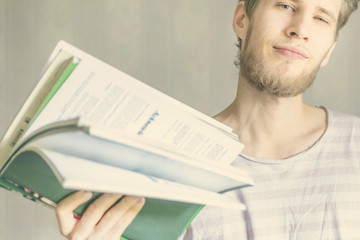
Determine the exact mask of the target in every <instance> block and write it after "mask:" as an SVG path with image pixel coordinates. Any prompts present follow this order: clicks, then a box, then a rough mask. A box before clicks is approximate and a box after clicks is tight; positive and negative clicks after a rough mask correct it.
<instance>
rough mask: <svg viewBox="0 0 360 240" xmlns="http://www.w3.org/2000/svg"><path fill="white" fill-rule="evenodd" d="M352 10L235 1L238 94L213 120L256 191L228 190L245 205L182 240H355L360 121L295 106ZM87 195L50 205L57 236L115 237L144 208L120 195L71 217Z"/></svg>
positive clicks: (209, 211) (319, 1) (331, 2)
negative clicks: (223, 128)
mask: <svg viewBox="0 0 360 240" xmlns="http://www.w3.org/2000/svg"><path fill="white" fill-rule="evenodd" d="M357 5H358V0H285V1H277V0H245V1H240V2H239V4H238V6H237V9H236V12H235V17H234V30H235V33H236V34H237V36H238V37H239V39H240V44H239V45H240V48H241V50H240V55H239V64H240V75H239V84H238V91H237V95H236V98H235V100H234V102H233V103H232V104H231V105H230V106H229V107H228V108H226V109H225V110H224V111H223V112H221V113H220V114H218V115H217V116H215V118H216V119H217V120H219V121H221V122H223V123H225V124H227V125H229V126H230V127H232V128H233V129H234V132H235V133H236V134H238V136H239V139H240V141H241V142H242V143H244V144H245V146H246V147H245V149H244V151H243V154H241V155H240V156H239V157H238V158H237V159H236V160H235V161H234V163H233V164H234V165H235V166H239V167H241V168H244V169H246V170H247V171H248V172H249V173H250V174H251V175H252V176H253V177H254V180H255V186H254V187H251V188H245V189H241V190H238V191H233V192H231V193H229V195H230V196H233V197H234V198H236V199H238V200H239V201H241V202H243V203H245V204H246V206H247V210H246V211H245V212H234V211H231V212H230V211H226V210H222V209H218V208H211V207H205V208H204V209H203V210H202V211H201V212H200V213H199V215H198V216H197V217H196V218H195V220H194V221H193V223H192V225H191V226H190V227H189V229H188V230H187V231H186V233H185V235H184V238H185V239H255V240H259V239H264V240H265V239H266V240H268V239H356V238H358V236H360V228H359V226H360V119H359V118H356V117H352V116H348V115H344V114H340V113H336V112H334V111H331V110H329V109H326V108H323V107H313V106H309V105H307V104H305V103H304V102H303V99H302V94H303V92H304V91H305V90H306V89H307V88H308V87H309V86H310V85H311V83H312V82H313V80H314V79H315V77H316V74H317V72H318V70H319V68H320V67H321V66H324V65H326V63H327V61H328V59H329V57H330V55H331V53H332V50H333V49H334V47H335V43H336V39H337V35H338V31H339V29H340V28H341V27H342V26H343V25H344V24H345V23H346V21H347V18H348V17H349V16H350V14H351V12H353V11H354V10H355V9H356V8H357ZM88 195H89V194H88V193H83V192H79V193H76V194H74V195H73V196H70V197H69V198H67V199H65V200H64V201H63V202H62V203H61V204H60V205H59V207H58V208H57V216H58V220H59V225H60V229H61V231H62V233H63V234H64V235H65V236H67V237H68V238H70V239H87V238H88V237H89V236H90V235H91V234H92V235H91V237H94V239H110V238H108V237H107V236H114V239H118V238H119V236H120V235H121V233H122V232H123V231H124V229H125V228H126V227H127V226H128V224H129V223H130V222H131V221H132V219H133V218H134V217H135V216H136V214H137V212H138V211H139V210H140V209H141V206H142V204H143V203H144V199H142V198H134V197H126V198H124V199H123V200H122V201H120V203H118V204H116V205H115V206H113V207H112V208H111V209H110V210H109V211H108V212H106V211H107V210H108V208H110V206H112V205H113V203H114V202H116V201H117V200H118V198H119V197H120V196H116V195H104V196H103V197H102V198H101V199H99V200H98V201H97V202H96V203H95V204H93V205H92V206H91V207H90V208H89V209H88V210H87V212H86V213H85V215H84V216H83V217H82V219H81V220H80V221H78V220H74V219H73V216H72V210H73V209H74V208H76V206H77V205H79V204H80V203H81V202H83V201H85V200H86V199H87V198H88V197H89V196H88ZM105 212H106V213H105ZM104 214H105V215H104ZM103 216H104V217H103ZM100 219H101V221H100V222H99V220H100ZM98 222H99V223H98ZM113 233H115V234H114V235H111V234H113ZM104 236H106V237H104ZM89 239H92V238H89Z"/></svg>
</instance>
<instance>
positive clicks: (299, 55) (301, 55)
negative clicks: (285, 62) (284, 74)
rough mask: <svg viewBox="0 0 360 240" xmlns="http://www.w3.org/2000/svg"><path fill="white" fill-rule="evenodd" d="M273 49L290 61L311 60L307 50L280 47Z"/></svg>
mask: <svg viewBox="0 0 360 240" xmlns="http://www.w3.org/2000/svg"><path fill="white" fill-rule="evenodd" d="M273 48H274V49H275V50H276V51H277V52H278V53H280V54H281V55H283V56H285V57H287V58H290V59H300V60H305V59H308V58H309V54H308V53H307V52H306V50H304V49H302V48H299V47H292V46H280V45H278V46H273Z"/></svg>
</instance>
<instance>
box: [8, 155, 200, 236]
mask: <svg viewBox="0 0 360 240" xmlns="http://www.w3.org/2000/svg"><path fill="white" fill-rule="evenodd" d="M3 177H4V178H5V179H6V180H7V181H4V180H2V182H5V183H7V187H8V188H11V186H12V184H10V183H11V182H16V183H17V184H18V187H17V188H18V189H21V187H23V188H27V189H31V190H32V193H27V192H26V191H22V192H21V193H22V194H24V195H28V198H32V199H33V200H34V201H42V199H44V200H45V199H46V200H45V202H55V203H56V202H59V201H60V200H61V199H63V198H64V197H66V196H68V195H69V194H71V193H72V192H74V191H73V190H66V189H63V188H62V186H61V185H60V183H59V182H58V180H57V178H56V176H55V175H54V173H53V172H52V170H51V169H50V168H49V166H48V165H47V164H46V163H45V162H44V161H43V159H42V158H41V156H39V155H38V154H36V153H34V152H26V151H25V152H23V153H21V154H20V155H18V156H17V157H16V158H15V159H14V161H12V163H11V164H10V165H9V166H8V168H7V169H6V171H5V172H4V175H3ZM14 190H16V189H14ZM98 196H99V194H94V196H93V199H92V200H90V201H89V202H87V203H85V204H83V205H82V206H80V207H79V208H78V209H76V211H75V213H76V214H78V215H80V216H81V214H82V213H83V212H84V211H85V209H86V207H87V206H88V205H89V204H90V203H91V201H93V200H94V199H95V198H97V197H98ZM201 208H202V205H198V204H190V203H182V202H175V201H166V200H158V199H146V203H145V206H144V207H143V209H142V210H141V212H140V214H139V215H138V216H137V217H136V218H135V220H134V221H133V222H132V223H131V225H130V226H129V227H128V228H127V230H126V231H125V233H124V236H123V239H129V240H130V239H133V240H136V239H147V240H151V239H154V240H155V239H156V240H161V239H164V240H170V239H177V238H178V237H179V236H180V235H181V234H182V233H183V232H184V230H185V229H186V228H187V226H188V225H189V224H190V222H191V220H192V219H193V218H194V217H195V215H196V214H197V213H198V212H199V211H200V209H201Z"/></svg>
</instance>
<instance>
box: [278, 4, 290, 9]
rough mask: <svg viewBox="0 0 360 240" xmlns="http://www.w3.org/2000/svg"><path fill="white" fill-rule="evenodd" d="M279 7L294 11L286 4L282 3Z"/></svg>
mask: <svg viewBox="0 0 360 240" xmlns="http://www.w3.org/2000/svg"><path fill="white" fill-rule="evenodd" d="M279 6H280V7H281V8H283V9H285V10H294V8H293V7H292V6H290V5H288V4H286V3H280V4H279Z"/></svg>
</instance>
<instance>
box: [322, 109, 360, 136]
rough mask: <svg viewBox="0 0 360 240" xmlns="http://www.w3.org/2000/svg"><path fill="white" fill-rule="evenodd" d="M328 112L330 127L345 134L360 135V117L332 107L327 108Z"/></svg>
mask: <svg viewBox="0 0 360 240" xmlns="http://www.w3.org/2000/svg"><path fill="white" fill-rule="evenodd" d="M327 112H328V124H329V126H328V127H329V128H331V129H332V130H334V131H339V132H342V133H343V134H355V135H358V136H360V117H358V116H355V115H351V114H348V113H344V112H340V111H334V110H330V109H327ZM341 135H342V134H341Z"/></svg>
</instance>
